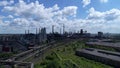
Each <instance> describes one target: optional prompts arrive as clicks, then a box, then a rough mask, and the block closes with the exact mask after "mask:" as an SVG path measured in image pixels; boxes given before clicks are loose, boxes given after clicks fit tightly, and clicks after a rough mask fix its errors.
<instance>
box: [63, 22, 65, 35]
mask: <svg viewBox="0 0 120 68" xmlns="http://www.w3.org/2000/svg"><path fill="white" fill-rule="evenodd" d="M64 33H65V25H64V24H63V34H64Z"/></svg>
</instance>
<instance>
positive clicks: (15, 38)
mask: <svg viewBox="0 0 120 68" xmlns="http://www.w3.org/2000/svg"><path fill="white" fill-rule="evenodd" d="M37 32H39V33H37ZM46 40H47V34H46V28H41V29H39V31H36V34H33V33H30V31H29V30H28V32H27V31H25V34H1V35H0V51H1V52H3V51H4V52H21V51H25V50H27V49H28V48H29V47H32V46H37V45H40V44H41V43H43V42H46Z"/></svg>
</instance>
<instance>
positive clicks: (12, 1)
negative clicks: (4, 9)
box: [0, 0, 14, 6]
mask: <svg viewBox="0 0 120 68" xmlns="http://www.w3.org/2000/svg"><path fill="white" fill-rule="evenodd" d="M13 3H14V0H10V1H9V2H8V1H7V0H5V1H4V0H3V1H0V6H6V5H11V4H13Z"/></svg>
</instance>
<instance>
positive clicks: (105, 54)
mask: <svg viewBox="0 0 120 68" xmlns="http://www.w3.org/2000/svg"><path fill="white" fill-rule="evenodd" d="M76 55H78V56H83V57H85V58H88V59H91V60H95V61H98V62H102V63H104V64H108V65H111V66H113V67H115V68H120V53H119V52H112V51H106V50H101V49H93V48H86V49H80V50H77V51H76Z"/></svg>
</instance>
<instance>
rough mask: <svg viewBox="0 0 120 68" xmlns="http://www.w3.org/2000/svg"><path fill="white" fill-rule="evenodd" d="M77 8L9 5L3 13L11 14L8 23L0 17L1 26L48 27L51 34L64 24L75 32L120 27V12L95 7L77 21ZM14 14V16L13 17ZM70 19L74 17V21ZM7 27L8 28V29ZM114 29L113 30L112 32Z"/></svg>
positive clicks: (29, 4)
mask: <svg viewBox="0 0 120 68" xmlns="http://www.w3.org/2000/svg"><path fill="white" fill-rule="evenodd" d="M77 8H78V7H77V6H67V7H64V8H63V9H61V8H60V7H59V6H58V5H57V4H56V5H54V6H52V7H48V8H46V7H45V6H44V5H43V4H40V3H39V2H38V1H36V2H31V3H25V2H24V1H23V0H20V2H19V3H17V4H15V5H14V6H12V5H7V6H5V7H4V8H3V12H6V13H8V14H9V13H10V15H9V16H8V18H11V19H10V20H8V21H2V19H3V18H6V17H4V16H0V18H1V21H0V26H1V25H5V24H6V26H7V27H8V28H10V27H12V28H13V27H15V28H16V30H18V31H19V30H21V29H22V30H23V29H26V28H30V27H32V28H36V27H46V28H47V30H48V31H49V32H50V31H51V27H52V25H55V27H56V30H57V31H59V28H61V27H62V25H63V24H65V26H66V30H67V31H68V30H70V31H74V30H80V29H81V28H83V29H85V30H88V31H90V32H97V31H106V32H107V31H108V30H109V31H111V32H115V31H117V30H118V29H120V28H119V25H120V23H119V22H120V10H119V9H111V10H108V11H104V12H100V11H97V10H95V9H94V8H93V7H92V8H90V9H89V11H88V16H86V18H85V19H76V17H75V16H76V15H77ZM11 14H12V15H11ZM69 17H73V18H72V19H71V18H70V19H69ZM7 27H6V28H7ZM18 27H19V28H18ZM110 28H112V29H113V30H110Z"/></svg>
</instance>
